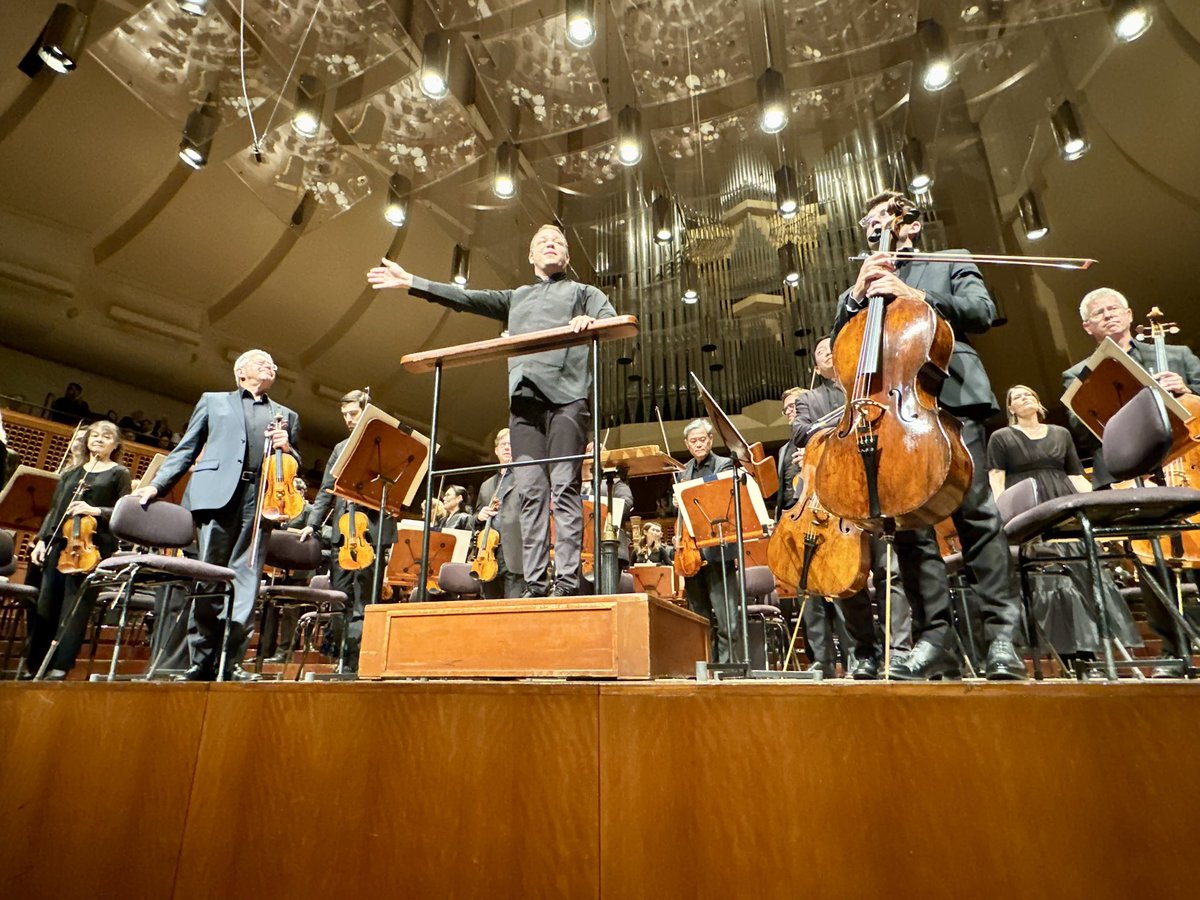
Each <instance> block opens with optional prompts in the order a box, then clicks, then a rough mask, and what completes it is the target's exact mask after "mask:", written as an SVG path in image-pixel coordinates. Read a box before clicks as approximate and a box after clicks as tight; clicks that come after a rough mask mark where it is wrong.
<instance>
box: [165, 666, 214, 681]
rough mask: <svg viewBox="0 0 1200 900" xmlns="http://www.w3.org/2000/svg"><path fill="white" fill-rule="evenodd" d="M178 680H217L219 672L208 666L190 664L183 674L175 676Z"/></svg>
mask: <svg viewBox="0 0 1200 900" xmlns="http://www.w3.org/2000/svg"><path fill="white" fill-rule="evenodd" d="M175 680H176V681H216V680H217V673H216V672H214V671H213V670H212V669H210V668H209V667H208V666H189V667H188V669H187V671H185V672H184V673H183V674H182V675H176V676H175Z"/></svg>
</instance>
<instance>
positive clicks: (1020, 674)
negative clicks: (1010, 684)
mask: <svg viewBox="0 0 1200 900" xmlns="http://www.w3.org/2000/svg"><path fill="white" fill-rule="evenodd" d="M984 677H985V678H986V679H987V680H988V681H1024V680H1025V677H1026V674H1025V660H1023V659H1022V658H1021V657H1020V655H1019V654H1018V653H1017V651H1016V648H1015V647H1013V644H1012V641H1006V640H1004V639H1003V638H997V639H996V640H994V641H992V646H990V647H988V655H987V663H986V664H985V665H984Z"/></svg>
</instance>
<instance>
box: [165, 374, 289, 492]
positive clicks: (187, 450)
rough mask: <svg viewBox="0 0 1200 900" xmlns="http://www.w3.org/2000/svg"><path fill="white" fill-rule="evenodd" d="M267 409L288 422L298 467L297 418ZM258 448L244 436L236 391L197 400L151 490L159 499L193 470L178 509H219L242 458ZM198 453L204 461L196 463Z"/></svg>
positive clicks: (256, 439) (257, 440)
mask: <svg viewBox="0 0 1200 900" xmlns="http://www.w3.org/2000/svg"><path fill="white" fill-rule="evenodd" d="M271 409H272V412H273V413H278V414H279V415H282V416H283V417H284V419H285V421H286V422H287V427H288V441H289V443H291V445H292V455H293V456H295V457H296V461H297V462H299V461H300V453H299V451H297V450H296V447H297V445H298V443H299V441H300V417H299V416H298V415H296V413H295V412H294V411H293V410H290V409H288V408H287V407H286V406H283V405H281V404H279V403H276V402H275V401H274V400H272V401H271ZM262 447H263V436H262V435H261V434H256V435H252V436H249V437H248V436H247V435H246V417H245V414H244V413H243V411H242V395H241V390H240V389H238V390H234V391H210V392H208V393H205V394H202V395H201V396H200V402H199V403H197V404H196V408H195V409H194V410H193V411H192V418H191V420H190V421H189V422H188V425H187V429H186V430H185V431H184V433H183V437H182V438H181V439H180V441H179V443H178V444H177V445H176V446H175V449H174V450H172V451H171V452H170V454H168V456H167V458H166V461H165V462H163V464H162V468H160V469H159V470H158V474H157V475H156V476H155V477H154V481H153V482H152V484H153V485H154V486H155V487H156V488H158V496H160V497H162V496H164V495H165V494H166V493H167V492H168V491H169V490H171V488H172V487H173V486H174V485H175V482H176V481H178V480H179V479H180V478H182V477H183V473H184V472H186V471H187V470H188V469H189V468H192V467H193V466H195V468H194V469H192V478H191V481H189V482H188V486H187V490H186V491H185V492H184V495H183V505H184V506H186V507H187V508H188V509H190V510H191V511H192V512H200V511H204V510H213V509H220V508H221V507H223V506H224V505H225V504H226V503H228V502H229V501H230V499H231V498H232V497H233V494H234V491H236V490H237V486H238V482H239V481H240V480H241V477H242V470H243V468H244V466H245V463H246V459H247V454H248V453H253V454H255V455H257V454H260V453H262ZM202 452H203V454H204V458H203V459H200V460H199V461H198V462H197V459H198V458H199V457H200V455H201V453H202Z"/></svg>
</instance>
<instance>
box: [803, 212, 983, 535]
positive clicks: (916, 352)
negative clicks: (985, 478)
mask: <svg viewBox="0 0 1200 900" xmlns="http://www.w3.org/2000/svg"><path fill="white" fill-rule="evenodd" d="M888 214H889V215H890V221H889V222H888V223H887V224H885V226H884V227H883V230H882V235H881V239H880V242H879V248H880V250H882V251H884V252H891V248H892V241H893V240H894V239H895V237H896V234H897V232H898V231H899V229H900V227H901V226H902V225H905V224H909V223H911V222H914V221H916V218H917V210H916V208H915V207H914V206H912V204H911V203H910V202H909V201H907V200H905V199H904V198H897V199H896V200H893V201H892V203H891V204H890V206H889V209H888ZM953 352H954V332H953V329H951V327H950V325H949V324H948V323H947V322H946V321H945V320H944V319H943V318H942V317H941V316H939V315H938V314H937V312H936V311H935V310H934V308H933V307H932V306H930V305H929V304H928V303H926V302H925V301H924V300H921V299H911V298H884V297H882V296H871V297H870V298H869V300H868V301H867V307H866V310H865V312H863V313H859V314H857V315H855V316H854V317H853V318H851V319H850V321H848V322H847V323H846V325H845V327H843V328H842V330H841V333H840V334H839V335H838V338H837V340H836V341H835V342H834V345H833V362H834V367H835V369H836V370H837V379H838V381H839V383H840V384H841V386H842V389H843V390H844V391H845V392H846V407H845V410H844V413H843V415H842V418H841V420H840V421H839V423H838V425H837V427H836V428H835V429H834V430H833V431H832V433H831V434H830V435H829V437H828V439H827V441H826V446H825V450H824V454H823V456H822V459H821V462H820V464H819V466H818V467H817V470H816V476H815V482H816V484H815V490H816V493H817V494H818V495H819V496H820V497H821V499H822V502H823V503H824V504H825V506H826V508H827V509H828V510H829V511H830V512H831V513H832V514H833V515H835V516H838V517H840V518H843V519H850V520H852V521H855V522H858V523H860V524H863V525H866V526H869V527H871V528H882V529H888V528H891V527H893V526H895V527H899V528H917V527H921V526H925V525H932V524H934V523H935V522H938V521H940V520H942V519H944V518H945V517H946V516H948V515H949V514H950V513H952V512H953V511H954V510H955V509H957V508H958V507H959V506H960V505H961V504H962V500H963V496H964V495H965V494H966V491H967V488H968V487H969V486H970V484H971V478H972V475H973V474H974V466H973V464H972V462H971V456H970V454H969V453H968V452H967V446H966V444H965V443H964V441H963V439H962V434H961V426H960V425H959V422H958V420H957V419H956V418H955V417H954V416H953V415H951V414H950V413H948V412H946V411H944V410H942V409H940V408H939V407H938V403H937V397H938V394H939V393H940V392H941V386H942V383H943V382H944V381H945V379H946V378H947V376H948V374H949V371H948V366H949V364H950V357H951V355H952V354H953Z"/></svg>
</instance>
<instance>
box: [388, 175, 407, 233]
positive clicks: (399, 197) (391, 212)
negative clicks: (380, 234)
mask: <svg viewBox="0 0 1200 900" xmlns="http://www.w3.org/2000/svg"><path fill="white" fill-rule="evenodd" d="M410 193H412V182H411V181H409V180H408V178H407V177H405V176H404V175H401V174H400V173H399V172H396V173H395V174H393V175H392V177H391V179H390V180H389V181H388V201H387V206H386V207H384V210H383V217H384V218H385V219H387V221H388V224H389V225H393V226H395V227H396V228H403V227H404V224H405V223H406V222H407V221H408V195H409V194H410Z"/></svg>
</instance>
